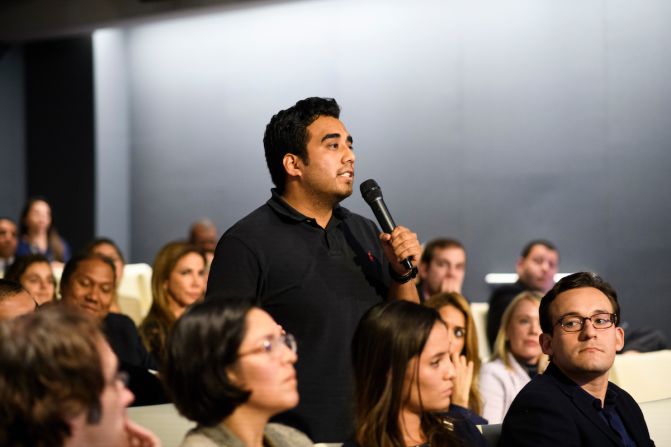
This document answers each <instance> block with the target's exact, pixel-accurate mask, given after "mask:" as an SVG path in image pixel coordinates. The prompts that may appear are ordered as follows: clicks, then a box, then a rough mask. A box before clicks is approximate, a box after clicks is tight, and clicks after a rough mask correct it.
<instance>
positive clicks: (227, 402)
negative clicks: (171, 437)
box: [163, 298, 312, 447]
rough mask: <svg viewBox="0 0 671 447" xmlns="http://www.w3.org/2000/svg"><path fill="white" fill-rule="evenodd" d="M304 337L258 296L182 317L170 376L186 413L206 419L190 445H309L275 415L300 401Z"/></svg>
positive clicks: (216, 303)
mask: <svg viewBox="0 0 671 447" xmlns="http://www.w3.org/2000/svg"><path fill="white" fill-rule="evenodd" d="M296 359H297V356H296V342H295V340H294V338H293V336H291V335H289V334H285V333H284V331H283V330H282V328H281V327H280V326H279V325H278V324H277V323H275V321H274V320H273V319H272V318H271V316H270V315H268V313H266V312H265V311H264V310H262V309H260V308H258V307H255V306H254V304H253V303H252V301H251V300H247V299H236V298H230V299H226V300H211V301H207V302H200V303H198V304H196V305H194V306H193V307H192V308H191V309H189V311H187V313H186V314H185V315H184V316H183V317H182V318H180V319H179V320H178V321H177V322H176V323H175V327H174V330H173V332H172V334H171V335H170V338H169V340H168V343H167V346H166V357H165V364H164V367H163V375H164V378H165V385H166V389H167V390H168V392H169V393H170V394H171V395H172V398H173V401H174V403H175V406H176V407H177V409H178V410H179V412H180V413H181V414H182V415H184V416H185V417H187V418H188V419H190V420H192V421H195V422H196V423H197V424H198V425H197V427H196V428H195V429H193V430H191V431H190V432H189V433H188V434H187V436H186V438H185V439H184V441H183V442H182V444H181V445H182V447H192V446H193V447H196V446H213V447H214V446H219V447H229V446H230V447H233V446H236V447H241V446H245V447H261V446H277V447H281V446H285V447H308V446H310V447H311V446H312V442H311V441H310V440H309V439H308V438H307V437H306V436H305V435H304V434H303V433H301V432H299V431H297V430H296V429H294V428H291V427H288V426H285V425H281V424H275V423H270V424H269V423H268V420H269V419H270V418H271V417H272V416H274V415H276V414H278V413H280V412H282V411H285V410H287V409H289V408H293V407H295V406H296V404H297V403H298V390H297V387H296V371H295V369H294V363H296Z"/></svg>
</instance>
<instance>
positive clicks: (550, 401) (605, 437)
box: [499, 363, 655, 447]
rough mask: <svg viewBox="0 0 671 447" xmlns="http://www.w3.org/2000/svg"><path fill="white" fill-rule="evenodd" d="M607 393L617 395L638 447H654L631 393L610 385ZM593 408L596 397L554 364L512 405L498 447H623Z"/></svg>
mask: <svg viewBox="0 0 671 447" xmlns="http://www.w3.org/2000/svg"><path fill="white" fill-rule="evenodd" d="M608 391H609V392H614V393H615V394H616V395H617V397H616V399H615V408H616V410H617V413H618V414H619V416H620V419H622V422H623V423H624V425H625V427H626V429H627V432H628V433H629V436H630V437H631V438H632V439H633V440H634V441H635V442H636V445H637V446H639V447H643V446H646V447H647V446H654V445H655V443H654V442H653V441H652V440H651V439H650V433H649V432H648V427H647V425H646V424H645V420H644V419H643V413H642V412H641V409H640V407H639V406H638V404H637V403H636V402H635V401H634V399H633V398H632V397H631V396H630V395H629V393H627V392H626V391H624V390H623V389H622V388H620V387H618V386H617V385H615V384H613V383H610V382H609V383H608ZM593 402H594V397H592V396H591V395H590V394H588V393H587V392H585V391H584V390H583V389H582V388H580V387H579V386H578V385H577V384H576V383H575V382H573V381H572V380H570V379H569V378H568V377H566V376H565V375H564V374H563V373H562V372H561V371H560V370H559V368H557V367H556V366H555V365H554V364H552V363H550V365H549V366H548V368H547V369H546V371H545V372H544V373H543V374H539V375H538V376H536V377H534V379H533V380H532V381H531V382H529V383H528V384H527V385H526V386H525V387H524V388H523V389H522V391H520V392H519V394H518V395H517V397H516V398H515V400H514V401H513V403H512V405H511V407H510V409H509V410H508V413H507V414H506V417H505V419H504V420H503V427H502V430H501V439H500V441H499V447H506V446H516V447H523V446H534V447H536V446H562V447H564V446H565V447H569V446H597V447H600V446H618V447H622V446H623V445H624V444H623V443H622V441H621V439H620V437H619V436H618V434H617V433H616V432H615V431H614V430H613V429H611V428H610V426H609V425H608V424H607V423H606V422H605V421H604V419H603V418H602V417H601V416H600V415H599V412H598V411H597V409H596V408H594V406H593V405H594V404H593Z"/></svg>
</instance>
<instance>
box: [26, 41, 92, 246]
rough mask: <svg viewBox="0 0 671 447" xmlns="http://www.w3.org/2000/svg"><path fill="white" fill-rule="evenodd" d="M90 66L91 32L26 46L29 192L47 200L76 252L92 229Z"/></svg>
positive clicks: (55, 220) (55, 218)
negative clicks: (88, 34)
mask: <svg viewBox="0 0 671 447" xmlns="http://www.w3.org/2000/svg"><path fill="white" fill-rule="evenodd" d="M92 70H93V53H92V44H91V38H90V36H83V37H73V38H67V39H58V40H50V41H44V42H36V43H31V44H28V45H26V47H25V111H26V115H25V116H26V136H25V139H26V169H27V175H26V177H27V188H26V190H27V193H28V196H34V195H41V196H45V197H47V198H48V199H49V201H50V202H51V205H52V211H53V217H54V223H55V225H56V227H57V228H58V230H59V231H60V233H61V234H62V235H63V237H65V239H66V240H67V241H69V243H70V245H71V247H72V248H73V250H77V249H79V248H81V247H82V246H83V245H84V244H85V243H86V242H87V241H88V240H90V239H91V238H92V237H93V232H94V197H95V196H94V175H95V168H94V114H93V71H92Z"/></svg>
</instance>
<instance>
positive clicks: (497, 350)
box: [480, 292, 546, 424]
mask: <svg viewBox="0 0 671 447" xmlns="http://www.w3.org/2000/svg"><path fill="white" fill-rule="evenodd" d="M539 303H540V296H538V295H536V294H535V293H533V292H522V293H520V294H519V295H518V296H517V297H516V298H515V299H514V300H513V302H512V303H510V306H508V308H507V309H506V311H505V312H503V319H502V320H501V327H500V328H499V333H498V335H497V336H496V342H495V343H494V353H493V355H492V360H491V361H490V362H487V363H485V364H484V365H482V369H481V370H480V393H481V394H482V399H483V401H484V409H483V413H482V414H483V416H484V417H485V418H486V419H487V420H488V421H489V422H490V423H491V424H500V423H501V422H502V421H503V417H504V416H505V415H506V411H508V408H509V407H510V404H511V403H512V402H513V399H515V396H516V395H517V393H519V391H520V390H521V389H522V388H523V387H524V385H526V384H527V383H529V381H530V380H531V378H533V377H534V376H535V375H536V374H538V372H539V370H540V369H541V368H542V367H543V366H545V363H546V362H541V357H542V354H543V353H542V351H541V345H540V342H539V341H538V336H539V335H540V333H541V331H540V324H539V322H538V305H539Z"/></svg>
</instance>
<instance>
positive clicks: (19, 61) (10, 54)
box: [0, 45, 26, 219]
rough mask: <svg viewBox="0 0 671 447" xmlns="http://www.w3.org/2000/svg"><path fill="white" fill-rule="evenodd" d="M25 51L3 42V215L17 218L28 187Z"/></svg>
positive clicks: (0, 143)
mask: <svg viewBox="0 0 671 447" xmlns="http://www.w3.org/2000/svg"><path fill="white" fill-rule="evenodd" d="M23 111H24V107H23V53H22V51H21V50H20V49H19V48H10V47H9V46H7V47H3V46H2V45H0V205H2V206H1V207H0V215H6V216H9V217H11V218H13V219H16V218H17V217H18V215H19V213H20V212H21V207H22V206H23V201H24V195H25V190H26V184H25V182H26V176H25V171H24V166H25V154H24V142H25V139H24V135H23V126H24V119H23Z"/></svg>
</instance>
